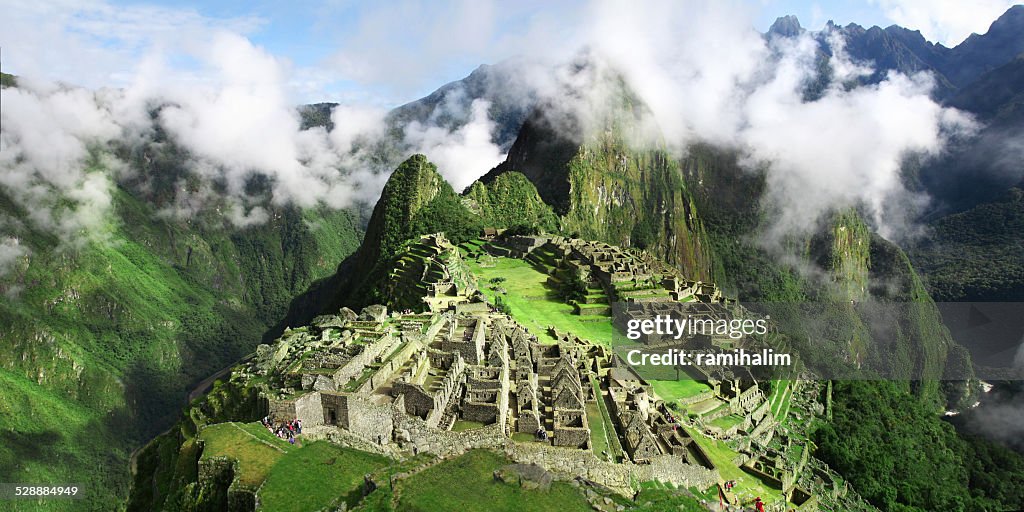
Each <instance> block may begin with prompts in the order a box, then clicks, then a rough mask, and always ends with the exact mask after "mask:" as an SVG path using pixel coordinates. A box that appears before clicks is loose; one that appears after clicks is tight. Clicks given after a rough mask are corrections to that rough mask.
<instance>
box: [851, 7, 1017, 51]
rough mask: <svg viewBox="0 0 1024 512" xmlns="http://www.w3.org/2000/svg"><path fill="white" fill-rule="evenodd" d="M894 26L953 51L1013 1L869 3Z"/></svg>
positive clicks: (982, 29) (987, 25) (982, 28)
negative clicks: (917, 33) (915, 33)
mask: <svg viewBox="0 0 1024 512" xmlns="http://www.w3.org/2000/svg"><path fill="white" fill-rule="evenodd" d="M869 1H870V2H871V3H873V4H877V5H878V6H879V7H881V9H882V12H883V13H885V16H886V17H888V18H889V19H890V20H892V21H893V23H896V24H897V25H901V26H904V27H907V28H910V29H916V30H920V31H921V34H923V35H924V37H925V38H926V39H928V40H929V41H933V42H939V43H942V44H943V45H945V46H947V47H953V46H956V45H958V44H960V43H961V42H963V40H964V39H966V38H967V36H969V35H971V34H972V33H975V34H984V33H985V32H986V31H988V27H989V25H991V24H992V22H993V21H995V20H996V18H998V17H999V16H1000V15H1002V14H1003V13H1004V12H1006V10H1007V9H1009V8H1010V7H1011V6H1013V5H1014V4H1017V3H1019V2H1017V1H1016V0H869Z"/></svg>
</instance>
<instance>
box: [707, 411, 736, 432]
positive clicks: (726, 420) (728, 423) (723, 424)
mask: <svg viewBox="0 0 1024 512" xmlns="http://www.w3.org/2000/svg"><path fill="white" fill-rule="evenodd" d="M740 423H743V418H741V417H739V416H736V415H735V414H727V415H725V416H722V417H721V418H715V419H714V420H713V421H712V422H711V424H712V425H714V426H716V427H718V428H720V429H722V430H729V429H730V428H732V427H733V426H735V425H739V424H740Z"/></svg>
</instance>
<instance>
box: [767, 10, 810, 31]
mask: <svg viewBox="0 0 1024 512" xmlns="http://www.w3.org/2000/svg"><path fill="white" fill-rule="evenodd" d="M803 31H804V28H803V27H801V26H800V20H798V19H797V18H796V16H794V15H792V14H787V15H786V16H780V17H778V18H777V19H776V20H775V23H772V26H771V28H769V29H768V34H769V35H777V36H780V37H796V36H798V35H800V34H801V33H802V32H803Z"/></svg>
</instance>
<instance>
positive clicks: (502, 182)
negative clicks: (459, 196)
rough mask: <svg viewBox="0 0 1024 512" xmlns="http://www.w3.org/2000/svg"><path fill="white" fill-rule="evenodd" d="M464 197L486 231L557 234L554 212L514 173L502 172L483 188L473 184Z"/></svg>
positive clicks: (523, 178)
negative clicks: (494, 229)
mask: <svg viewBox="0 0 1024 512" xmlns="http://www.w3.org/2000/svg"><path fill="white" fill-rule="evenodd" d="M465 195H466V201H467V203H468V204H469V207H470V209H471V210H473V211H474V212H476V213H477V214H478V215H480V218H481V220H482V221H483V223H484V224H485V225H487V226H489V227H496V228H513V227H515V228H519V229H523V228H529V229H532V230H539V231H544V232H548V233H553V232H556V231H558V217H556V216H555V213H554V211H553V210H552V209H551V207H550V206H548V205H547V204H545V203H544V201H543V200H541V198H540V194H538V193H537V188H536V187H534V186H533V183H530V180H528V179H527V178H526V176H524V175H522V174H520V173H518V172H515V171H509V172H504V173H502V174H500V175H498V176H497V177H496V178H495V179H494V180H493V181H490V182H489V183H487V184H484V183H483V182H482V181H476V182H473V184H472V185H470V187H469V188H468V189H466V194H465Z"/></svg>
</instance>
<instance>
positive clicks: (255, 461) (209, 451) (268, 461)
mask: <svg viewBox="0 0 1024 512" xmlns="http://www.w3.org/2000/svg"><path fill="white" fill-rule="evenodd" d="M199 438H200V439H202V440H203V441H204V442H205V443H206V444H205V447H204V448H203V458H204V459H205V458H209V457H213V456H217V455H223V456H225V457H228V458H231V459H235V460H237V461H238V475H236V476H237V478H238V480H239V481H240V482H241V483H243V484H246V485H250V486H252V487H258V486H259V485H260V484H261V483H263V481H264V480H265V479H266V477H267V474H268V473H270V469H271V468H272V467H273V466H274V464H276V463H277V461H278V460H279V459H280V458H281V457H283V456H284V455H285V454H286V453H288V452H290V451H292V450H294V449H296V446H293V445H290V444H288V442H287V441H283V440H281V439H278V438H277V437H274V436H273V435H272V434H270V432H268V431H267V429H266V428H264V427H263V426H262V425H260V424H259V423H247V424H241V423H219V424H217V425H211V426H209V427H206V428H204V429H203V430H202V431H201V432H200V433H199Z"/></svg>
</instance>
